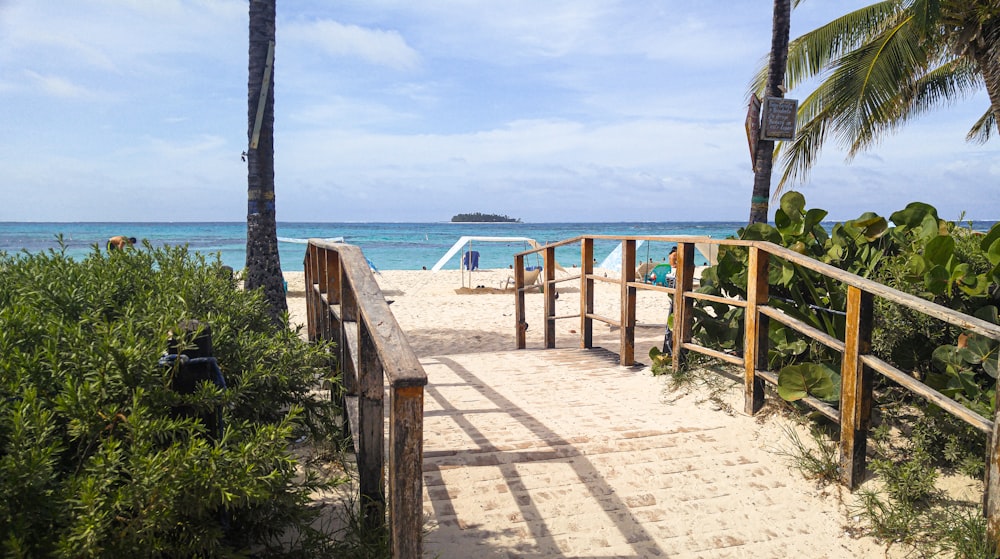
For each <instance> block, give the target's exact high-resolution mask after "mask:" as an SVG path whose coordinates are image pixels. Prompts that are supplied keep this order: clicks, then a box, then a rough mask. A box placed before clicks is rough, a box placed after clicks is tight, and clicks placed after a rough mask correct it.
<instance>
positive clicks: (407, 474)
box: [389, 386, 424, 559]
mask: <svg viewBox="0 0 1000 559" xmlns="http://www.w3.org/2000/svg"><path fill="white" fill-rule="evenodd" d="M389 394H390V396H389V400H390V411H389V414H390V415H389V494H390V498H389V503H390V505H389V507H390V509H389V517H390V518H391V525H390V536H389V537H390V540H391V542H390V543H391V546H392V556H393V557H398V558H404V559H420V556H421V548H422V546H421V534H422V530H423V524H424V517H423V464H424V458H423V448H424V439H423V432H424V419H423V417H424V389H423V387H422V386H399V387H394V388H393V389H392V390H391V391H390V393H389Z"/></svg>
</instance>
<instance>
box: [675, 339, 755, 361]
mask: <svg viewBox="0 0 1000 559" xmlns="http://www.w3.org/2000/svg"><path fill="white" fill-rule="evenodd" d="M681 348H683V349H686V350H690V351H697V352H698V353H701V354H703V355H708V356H709V357H714V358H716V359H718V360H720V361H725V362H726V363H729V364H730V365H736V366H738V367H742V366H743V358H742V357H740V356H738V355H733V354H731V353H726V352H724V351H718V350H715V349H712V348H709V347H705V346H703V345H698V344H696V343H693V342H684V343H682V344H681Z"/></svg>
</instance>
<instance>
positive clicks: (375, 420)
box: [355, 320, 385, 528]
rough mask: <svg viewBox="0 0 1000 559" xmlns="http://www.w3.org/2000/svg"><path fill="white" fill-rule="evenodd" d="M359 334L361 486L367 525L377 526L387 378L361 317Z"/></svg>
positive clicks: (382, 513) (381, 498)
mask: <svg viewBox="0 0 1000 559" xmlns="http://www.w3.org/2000/svg"><path fill="white" fill-rule="evenodd" d="M358 338H359V342H358V356H357V360H358V371H357V372H358V423H359V426H358V448H357V449H355V450H357V453H358V485H359V488H358V489H359V490H360V493H361V511H362V515H363V518H364V521H365V525H367V526H368V527H369V528H375V527H378V526H381V525H382V524H384V523H385V476H384V474H383V472H384V466H385V463H384V462H383V456H384V455H385V448H384V445H383V437H384V432H385V423H384V416H383V413H382V410H383V407H382V395H383V392H384V378H383V371H382V363H380V362H379V356H378V348H377V347H376V345H375V341H374V339H373V338H372V334H371V332H369V331H368V328H367V326H366V325H365V322H364V321H363V320H358Z"/></svg>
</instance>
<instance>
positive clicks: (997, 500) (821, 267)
mask: <svg viewBox="0 0 1000 559" xmlns="http://www.w3.org/2000/svg"><path fill="white" fill-rule="evenodd" d="M595 240H612V241H618V242H621V243H622V251H621V252H622V268H621V270H622V271H621V277H620V278H618V279H609V278H606V277H604V276H603V275H595V274H594V265H593V263H594V241H595ZM637 241H646V242H667V243H677V249H678V250H677V252H678V261H677V266H676V278H675V283H674V287H661V286H656V285H649V284H646V283H643V282H641V281H636V277H635V276H636V273H635V270H636V243H637ZM576 243H579V244H580V267H579V269H580V274H578V275H572V276H568V277H562V278H559V279H558V280H557V279H556V278H555V249H556V248H557V247H562V246H567V245H572V244H576ZM695 243H706V244H715V245H736V246H741V247H746V249H747V250H748V251H749V274H748V276H749V279H748V281H747V288H746V292H747V297H746V299H745V300H742V299H736V298H727V297H719V296H715V295H709V294H704V293H697V292H695V291H693V290H692V288H693V285H694V271H695V265H694V249H695ZM564 250H565V249H564ZM539 252H540V253H542V254H543V259H544V260H543V270H544V274H545V276H544V281H543V284H542V292H543V300H544V306H545V308H544V316H545V325H544V329H543V333H544V334H543V335H544V345H545V347H546V348H553V347H555V340H556V328H555V323H556V321H557V320H560V319H567V318H578V319H579V320H580V329H579V332H580V347H583V348H590V347H593V322H594V321H595V320H597V321H600V322H605V323H607V324H610V325H612V326H619V327H620V333H621V334H620V336H621V341H620V349H619V359H620V363H621V364H622V365H632V364H633V363H634V361H635V326H636V292H637V291H638V290H655V291H662V292H665V293H669V294H671V295H672V304H673V315H674V318H673V320H674V322H673V324H674V328H673V334H674V335H673V348H672V349H673V355H674V360H673V366H674V367H675V368H679V367H681V366H682V364H683V362H684V355H685V352H688V351H694V352H697V353H701V354H704V355H709V356H711V357H715V358H718V359H721V360H722V361H725V362H727V363H730V364H732V365H735V366H738V367H740V368H741V369H742V370H743V377H744V392H745V404H744V406H745V411H746V413H747V414H749V415H753V414H755V413H756V412H757V411H759V410H760V409H761V406H762V405H763V403H764V383H765V382H769V383H771V384H777V373H776V372H773V371H768V370H767V367H768V362H767V353H768V337H767V332H768V321H770V320H777V321H779V322H781V323H782V324H784V325H786V326H788V327H790V328H792V329H794V330H795V331H797V332H799V333H800V334H802V335H804V336H806V337H808V338H811V339H812V340H815V341H816V342H819V343H821V344H823V345H825V346H827V347H829V348H831V349H833V350H835V351H839V352H841V353H842V355H843V358H842V359H841V363H842V365H841V371H840V375H841V393H840V406H839V408H835V407H833V406H831V405H829V404H826V403H824V402H822V401H820V400H818V399H816V398H811V397H807V398H805V399H804V400H803V401H804V403H806V404H807V405H809V406H811V407H813V408H814V409H816V410H817V411H819V412H821V413H822V414H823V415H825V416H827V417H829V418H830V419H831V420H833V421H835V422H838V423H839V424H840V473H841V479H842V481H843V483H844V484H846V485H847V486H848V487H850V488H851V489H854V488H855V487H856V486H857V484H858V483H859V482H860V481H861V480H862V476H863V474H864V471H865V451H866V446H867V440H868V431H869V429H870V427H871V412H872V374H873V373H879V374H882V375H883V376H885V377H887V378H889V379H891V380H893V381H894V382H896V383H898V384H899V385H900V386H902V387H903V388H905V389H907V390H909V391H910V392H912V393H914V394H917V395H919V396H921V397H923V398H925V399H927V400H929V401H930V402H932V403H934V404H935V405H937V406H939V407H941V408H942V409H943V410H945V411H947V412H948V413H950V414H952V415H954V416H955V417H958V418H960V419H962V420H964V421H965V422H967V423H968V424H970V425H972V426H973V427H974V428H975V429H977V430H979V431H980V432H982V433H984V434H985V435H986V437H987V457H986V460H987V468H986V492H985V496H984V510H985V516H986V519H987V526H988V530H989V534H990V538H991V541H993V542H995V543H998V544H1000V434H998V432H997V431H998V427H997V426H998V424H1000V421H998V420H997V418H996V417H994V418H992V419H988V418H985V417H982V416H981V415H979V414H977V413H975V412H973V411H972V410H969V409H968V408H966V407H965V406H963V405H962V404H960V403H958V402H956V401H955V400H953V399H951V398H949V397H947V396H945V395H944V394H942V393H940V392H938V391H936V390H934V389H933V388H931V387H929V386H927V385H925V384H923V383H921V382H920V381H918V380H917V379H915V378H913V377H912V376H911V375H909V374H907V373H906V372H904V371H901V370H899V369H897V368H896V367H894V366H892V365H890V364H889V363H887V362H885V361H883V360H882V359H879V358H878V357H876V356H875V355H873V354H872V353H871V331H872V320H873V309H874V306H873V299H874V298H875V297H880V298H882V299H885V300H887V301H891V302H892V303H895V304H898V305H902V306H905V307H908V308H910V309H912V310H914V311H917V312H919V313H922V314H925V315H927V316H930V317H933V318H935V319H938V320H941V321H944V322H947V323H949V324H952V325H954V326H957V327H959V328H962V329H964V330H968V331H972V332H975V333H976V334H980V335H983V336H986V337H988V338H991V339H994V340H1000V326H997V325H995V324H991V323H989V322H986V321H984V320H980V319H978V318H975V317H971V316H968V315H965V314H962V313H959V312H957V311H954V310H951V309H948V308H946V307H943V306H941V305H937V304H935V303H932V302H930V301H927V300H924V299H921V298H919V297H915V296H913V295H909V294H907V293H903V292H900V291H897V290H895V289H892V288H889V287H886V286H884V285H882V284H879V283H876V282H874V281H871V280H868V279H865V278H862V277H859V276H856V275H853V274H850V273H848V272H845V271H844V270H841V269H839V268H835V267H833V266H830V265H828V264H824V263H822V262H819V261H816V260H813V259H811V258H809V257H806V256H803V255H801V254H799V253H797V252H794V251H792V250H789V249H786V248H784V247H781V246H778V245H775V244H772V243H768V242H762V241H740V240H733V239H726V240H718V239H710V238H692V237H671V236H641V237H636V236H630V237H612V236H592V237H587V236H582V237H576V238H573V239H567V240H565V241H561V242H558V243H553V244H549V245H546V246H543V247H539V248H537V249H533V250H527V251H524V252H521V253H518V254H516V255H515V256H514V280H515V286H516V293H517V297H516V310H515V320H516V340H517V341H516V343H517V347H518V348H519V349H523V348H524V347H526V339H525V330H526V325H527V323H526V322H525V295H524V294H525V290H526V289H525V286H524V277H523V269H524V258H525V257H526V256H528V255H532V254H536V253H539ZM772 258H780V259H782V260H784V261H785V262H789V263H793V264H795V265H797V266H800V267H802V268H806V269H809V270H812V271H815V272H818V273H819V274H822V275H824V276H826V277H828V278H831V279H833V280H835V281H838V282H840V283H841V284H843V285H845V286H846V287H847V309H846V314H847V316H846V329H845V332H846V334H845V336H844V338H845V339H843V340H840V339H837V338H834V337H832V336H830V335H828V334H827V333H825V332H823V331H820V330H818V329H816V328H814V327H813V326H811V325H809V324H806V323H804V322H802V321H800V320H798V319H796V318H794V317H791V316H789V315H787V314H785V313H784V312H782V311H781V310H780V309H778V308H776V307H774V306H770V305H768V282H767V277H768V270H769V265H770V262H771V260H772ZM563 260H564V263H565V258H563ZM569 281H579V285H580V309H579V312H578V313H572V314H568V315H557V314H556V309H555V303H556V284H557V283H559V282H569ZM596 281H605V282H609V281H610V282H614V283H617V284H619V285H620V286H621V304H620V315H619V316H617V317H604V316H599V315H596V314H594V282H596ZM528 289H531V288H530V287H529V288H528ZM696 300H703V301H711V302H714V303H723V304H727V305H732V306H736V307H742V308H744V309H746V312H745V313H744V329H745V337H744V340H743V352H742V355H738V354H734V353H728V352H724V351H719V350H716V349H712V348H709V347H704V346H701V345H698V344H696V343H694V342H693V341H692V326H693V323H694V315H693V313H692V308H693V305H694V302H695V301H696Z"/></svg>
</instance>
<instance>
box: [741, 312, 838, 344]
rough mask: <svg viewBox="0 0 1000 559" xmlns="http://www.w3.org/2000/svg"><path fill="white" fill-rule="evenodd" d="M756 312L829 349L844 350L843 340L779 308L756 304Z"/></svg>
mask: <svg viewBox="0 0 1000 559" xmlns="http://www.w3.org/2000/svg"><path fill="white" fill-rule="evenodd" d="M757 312H759V313H761V314H764V315H766V316H768V317H769V318H773V319H774V320H777V321H778V322H780V323H782V324H784V325H785V326H788V327H789V328H791V329H792V330H795V331H796V332H799V333H800V334H805V335H806V336H808V337H810V338H812V339H814V340H816V341H817V342H820V343H821V344H823V345H825V346H826V347H828V348H830V349H833V350H836V351H841V352H842V351H844V342H842V341H840V340H838V339H837V338H834V337H833V336H831V335H829V334H827V333H826V332H824V331H822V330H820V329H818V328H814V327H812V326H810V325H808V324H806V323H805V322H802V321H801V320H799V319H797V318H795V317H792V316H788V315H787V314H785V313H784V312H783V311H782V310H781V309H776V308H774V307H768V306H758V307H757Z"/></svg>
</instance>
